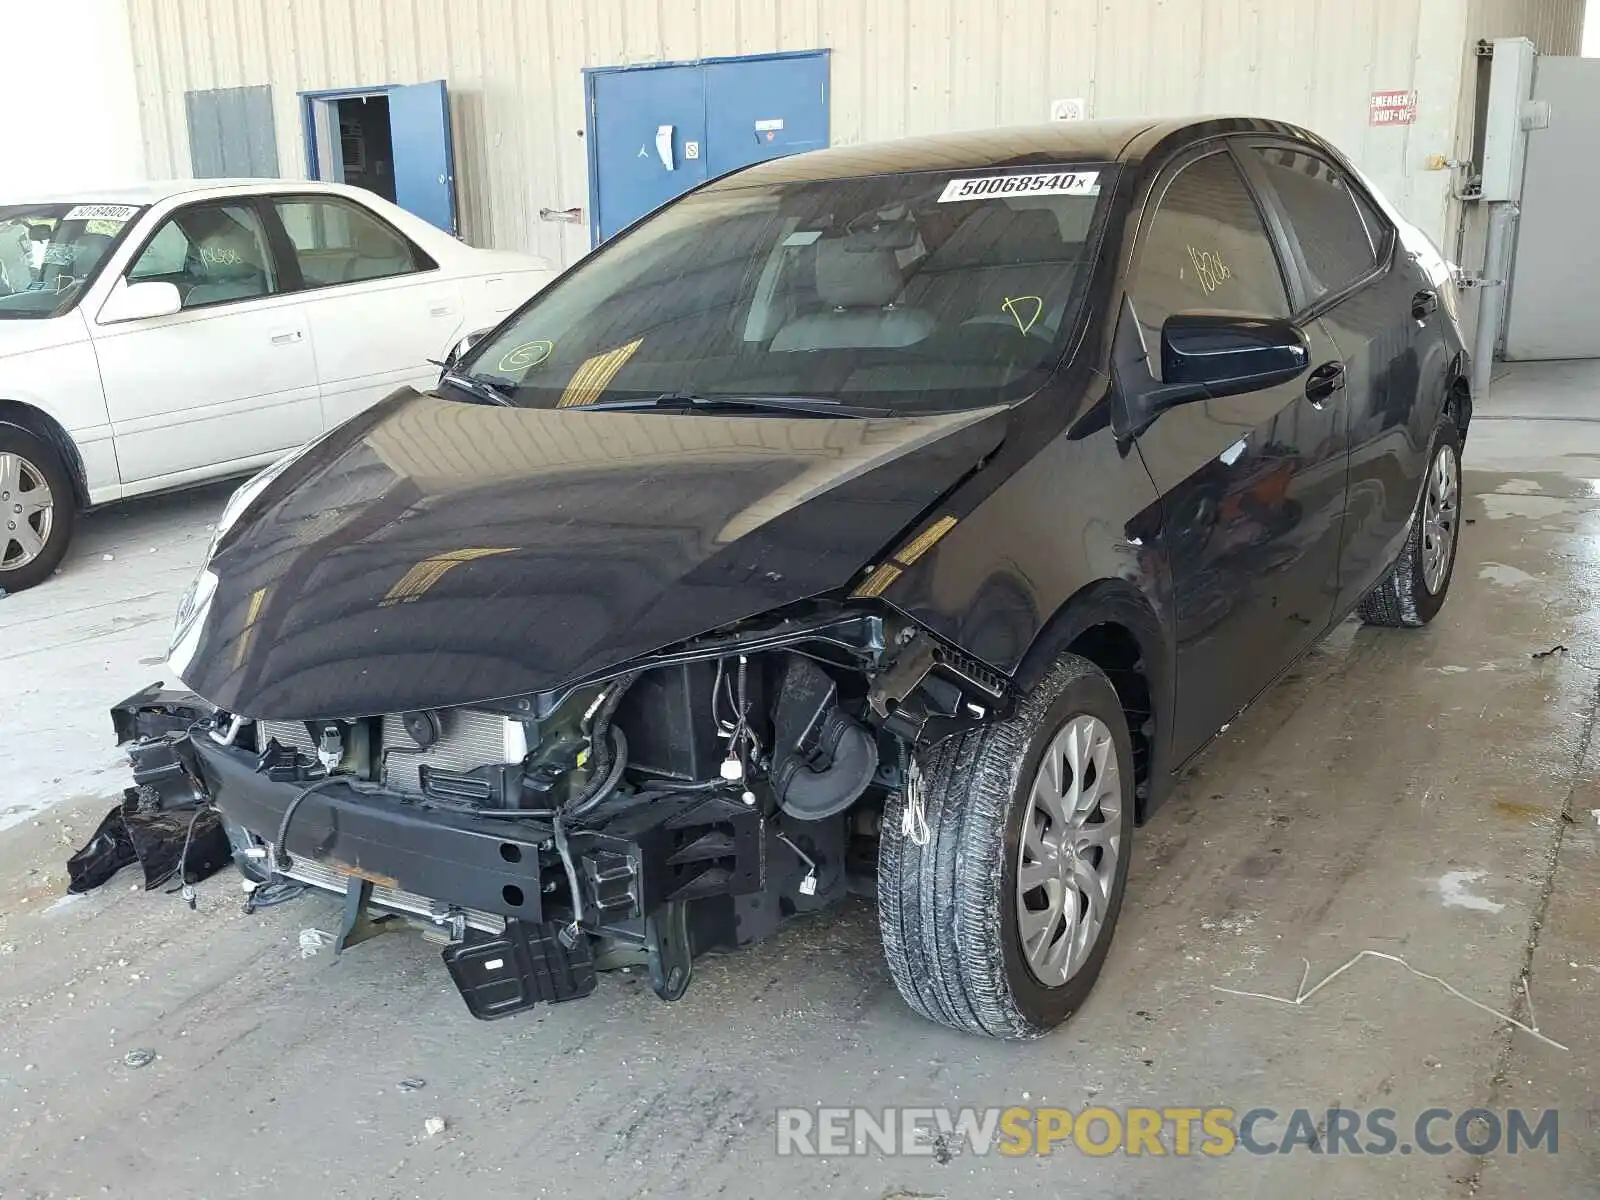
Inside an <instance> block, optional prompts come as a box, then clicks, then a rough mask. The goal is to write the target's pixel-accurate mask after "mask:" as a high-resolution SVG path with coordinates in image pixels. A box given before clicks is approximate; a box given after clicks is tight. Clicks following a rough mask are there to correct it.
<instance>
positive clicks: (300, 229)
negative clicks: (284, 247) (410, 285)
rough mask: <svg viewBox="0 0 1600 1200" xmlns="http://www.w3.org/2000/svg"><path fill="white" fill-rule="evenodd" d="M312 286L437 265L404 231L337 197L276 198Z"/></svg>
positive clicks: (305, 277)
mask: <svg viewBox="0 0 1600 1200" xmlns="http://www.w3.org/2000/svg"><path fill="white" fill-rule="evenodd" d="M272 203H273V207H274V208H275V209H276V210H277V213H278V219H279V220H280V221H282V222H283V228H284V231H285V232H286V233H287V234H288V235H289V241H290V242H292V243H293V244H294V253H295V258H296V259H297V260H298V261H299V263H300V276H301V278H302V279H303V280H304V281H305V286H306V287H308V288H320V287H332V286H334V285H336V284H341V283H360V282H363V281H365V280H369V279H390V278H393V277H395V276H398V275H410V274H412V273H413V272H415V271H419V270H424V269H426V268H429V267H432V266H433V265H434V264H433V262H432V261H431V260H430V259H429V258H428V256H427V255H426V254H424V253H423V252H422V251H421V250H419V249H418V248H417V247H416V246H414V245H412V244H411V242H410V240H408V239H407V238H406V237H405V236H404V235H403V234H401V233H400V232H399V231H398V230H396V229H394V228H393V227H392V226H390V225H389V224H388V223H387V222H385V221H382V220H380V219H379V218H378V217H377V216H375V215H374V214H372V213H370V212H368V211H367V210H366V209H364V208H362V207H361V206H360V205H358V204H355V203H353V202H351V201H349V200H344V199H341V198H339V197H336V196H316V197H310V196H296V197H291V198H284V199H275V200H273V202H272Z"/></svg>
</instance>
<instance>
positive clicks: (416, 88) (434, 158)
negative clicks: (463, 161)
mask: <svg viewBox="0 0 1600 1200" xmlns="http://www.w3.org/2000/svg"><path fill="white" fill-rule="evenodd" d="M388 95H389V132H390V136H391V137H392V138H393V141H394V197H395V202H396V203H397V204H399V205H400V207H401V208H403V209H405V210H406V211H407V212H410V213H415V214H416V215H417V216H419V217H421V218H422V219H423V220H424V221H427V222H428V223H429V224H431V225H437V226H438V227H439V228H440V229H442V230H444V231H445V232H446V233H450V234H453V233H455V231H456V175H455V155H454V153H453V151H452V148H451V144H450V96H449V93H448V92H447V91H446V90H445V85H444V80H442V79H435V80H434V81H433V82H431V83H419V84H415V85H413V86H411V87H396V88H390V89H389V93H388Z"/></svg>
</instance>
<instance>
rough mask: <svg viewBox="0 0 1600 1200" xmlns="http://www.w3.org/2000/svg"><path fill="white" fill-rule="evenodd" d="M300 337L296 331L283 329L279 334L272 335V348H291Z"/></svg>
mask: <svg viewBox="0 0 1600 1200" xmlns="http://www.w3.org/2000/svg"><path fill="white" fill-rule="evenodd" d="M301 336H302V335H301V333H300V331H299V330H298V329H285V330H283V331H282V332H281V333H275V334H273V335H272V344H273V345H274V346H292V345H294V343H296V342H298V341H299V340H300V338H301Z"/></svg>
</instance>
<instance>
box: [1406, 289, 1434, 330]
mask: <svg viewBox="0 0 1600 1200" xmlns="http://www.w3.org/2000/svg"><path fill="white" fill-rule="evenodd" d="M1438 308H1439V296H1438V294H1437V293H1436V292H1433V291H1430V290H1428V289H1427V288H1424V289H1423V290H1422V291H1420V292H1418V293H1417V294H1416V295H1415V296H1413V297H1411V319H1412V320H1413V321H1419V322H1420V321H1426V320H1427V319H1428V317H1429V316H1430V315H1432V314H1433V313H1434V312H1436V311H1437V310H1438Z"/></svg>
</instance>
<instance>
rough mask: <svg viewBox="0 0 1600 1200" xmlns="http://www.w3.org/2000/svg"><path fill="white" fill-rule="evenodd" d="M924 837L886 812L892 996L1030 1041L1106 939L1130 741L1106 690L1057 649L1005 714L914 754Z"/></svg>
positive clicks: (1123, 875)
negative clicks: (918, 838) (1051, 660)
mask: <svg viewBox="0 0 1600 1200" xmlns="http://www.w3.org/2000/svg"><path fill="white" fill-rule="evenodd" d="M917 774H918V775H919V777H920V785H921V786H920V791H921V794H922V796H923V799H924V804H925V810H926V818H927V835H928V836H927V840H926V844H925V845H918V844H917V842H916V841H915V840H913V839H912V838H911V837H908V836H907V835H906V834H905V833H904V832H902V821H903V819H904V816H905V813H906V807H907V800H906V797H905V795H904V793H900V794H896V795H894V796H892V797H891V798H890V801H889V803H888V804H886V805H885V808H884V815H883V827H882V832H881V835H880V839H879V853H878V916H879V924H880V928H881V931H882V935H883V947H884V954H885V957H886V958H887V959H888V963H889V973H890V974H891V975H892V976H893V978H894V981H895V985H896V987H898V988H899V990H900V994H901V995H902V996H903V997H904V998H905V1000H906V1002H907V1003H908V1004H909V1005H910V1006H911V1007H912V1008H913V1009H915V1010H916V1011H917V1012H919V1013H921V1014H922V1015H923V1016H925V1017H927V1018H929V1019H930V1020H933V1021H937V1022H939V1023H940V1024H943V1025H948V1026H950V1027H951V1028H953V1029H960V1030H965V1031H968V1032H971V1033H982V1034H987V1035H989V1036H990V1037H999V1038H1013V1039H1017V1038H1034V1037H1040V1036H1042V1035H1043V1034H1045V1033H1048V1032H1049V1031H1050V1030H1051V1029H1054V1028H1055V1027H1056V1026H1057V1025H1059V1024H1061V1023H1062V1022H1063V1021H1065V1020H1066V1019H1067V1018H1068V1017H1069V1016H1071V1015H1072V1013H1073V1012H1075V1011H1076V1010H1077V1009H1078V1008H1079V1006H1081V1005H1082V1003H1083V1002H1084V1000H1085V998H1086V997H1087V996H1088V994H1089V991H1090V989H1091V988H1093V986H1094V982H1095V979H1096V978H1097V977H1098V976H1099V974H1100V969H1101V967H1102V965H1103V964H1104V962H1105V957H1106V953H1107V952H1108V951H1109V950H1110V948H1111V937H1112V933H1113V931H1114V929H1115V927H1116V922H1117V917H1118V915H1119V914H1120V912H1121V910H1122V897H1123V892H1124V891H1125V889H1126V886H1127V880H1128V858H1129V852H1130V850H1131V847H1132V835H1133V810H1134V776H1133V750H1132V744H1131V741H1130V738H1129V736H1128V725H1127V720H1126V718H1125V717H1124V716H1123V712H1122V706H1121V704H1120V702H1119V701H1118V699H1117V694H1116V691H1115V690H1114V689H1113V688H1112V686H1111V682H1110V680H1108V679H1107V678H1106V676H1105V675H1104V673H1103V672H1101V671H1100V669H1099V668H1098V667H1096V666H1095V665H1094V664H1093V663H1091V662H1089V661H1088V660H1087V659H1084V658H1080V657H1078V656H1077V655H1075V654H1063V655H1062V656H1061V657H1060V659H1058V660H1057V661H1056V663H1055V664H1054V665H1053V666H1052V667H1051V668H1050V669H1049V670H1048V671H1047V672H1046V673H1045V674H1044V676H1043V678H1041V679H1040V681H1039V682H1038V684H1037V685H1036V686H1035V687H1034V688H1033V689H1032V690H1031V691H1030V692H1029V693H1028V694H1027V696H1026V697H1024V699H1023V701H1022V703H1021V704H1020V705H1019V707H1018V710H1017V712H1016V713H1015V714H1013V715H1012V716H1011V717H1010V718H1009V719H1007V720H1005V721H1001V722H997V723H996V724H994V725H989V726H985V727H983V728H981V729H975V730H971V731H969V732H967V733H964V734H960V735H957V736H956V737H953V738H949V739H947V740H945V741H944V742H941V743H940V744H939V745H937V746H935V747H934V748H933V749H932V750H930V751H928V752H927V753H926V755H924V756H921V757H919V760H918V763H917Z"/></svg>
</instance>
